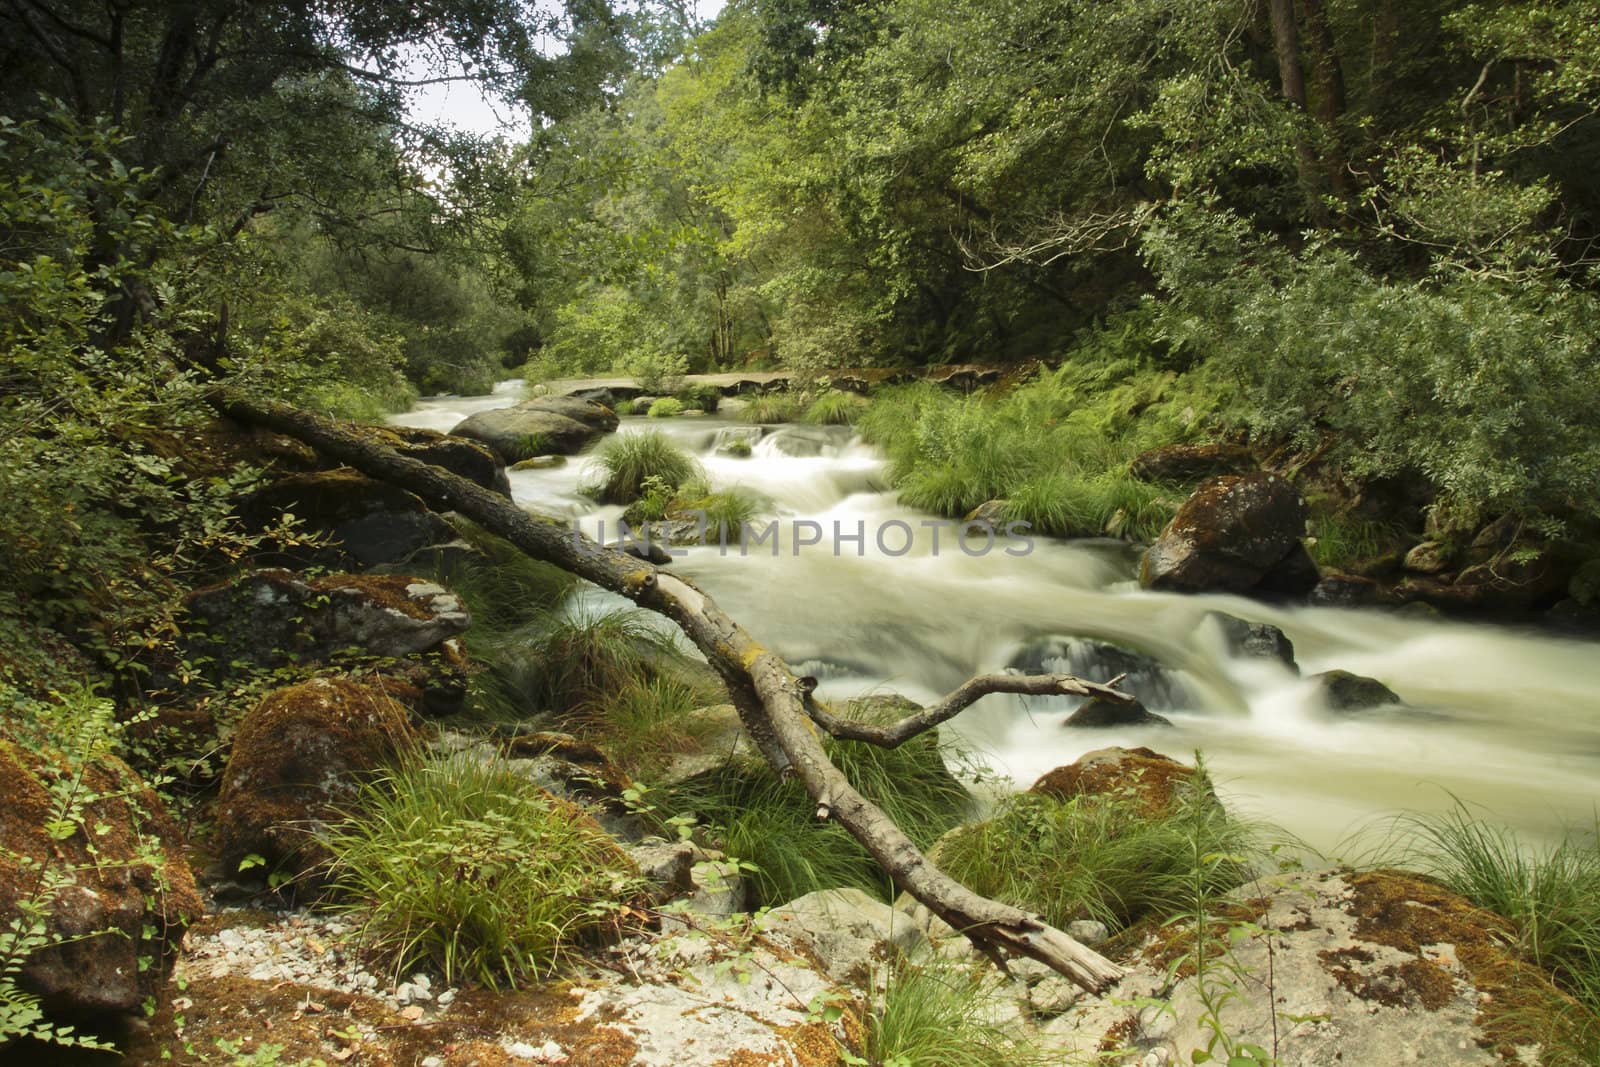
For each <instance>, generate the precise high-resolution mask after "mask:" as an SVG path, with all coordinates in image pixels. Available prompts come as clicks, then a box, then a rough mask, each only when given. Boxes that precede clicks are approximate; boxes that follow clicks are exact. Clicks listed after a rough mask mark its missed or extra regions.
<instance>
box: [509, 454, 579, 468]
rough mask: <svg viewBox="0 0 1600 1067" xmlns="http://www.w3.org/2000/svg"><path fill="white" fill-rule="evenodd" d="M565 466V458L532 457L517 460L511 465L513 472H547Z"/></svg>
mask: <svg viewBox="0 0 1600 1067" xmlns="http://www.w3.org/2000/svg"><path fill="white" fill-rule="evenodd" d="M566 465H567V457H566V456H533V457H532V458H530V459H524V460H519V461H517V462H516V463H513V464H512V465H511V469H512V470H514V471H547V470H554V469H556V468H557V467H565V466H566Z"/></svg>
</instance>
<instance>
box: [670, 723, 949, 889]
mask: <svg viewBox="0 0 1600 1067" xmlns="http://www.w3.org/2000/svg"><path fill="white" fill-rule="evenodd" d="M904 710H905V709H903V708H897V709H891V710H883V711H879V710H877V709H876V708H873V709H868V708H865V707H861V706H857V707H856V708H855V709H854V711H853V713H854V714H859V715H861V716H862V717H864V718H869V719H872V720H874V721H884V720H886V719H889V718H895V717H898V714H903V713H904ZM823 745H824V747H825V748H826V749H827V751H828V755H829V756H830V758H832V760H833V761H834V763H835V764H836V765H837V766H838V767H839V769H840V771H842V772H843V773H844V775H845V777H846V778H848V779H849V780H850V781H851V782H852V783H853V784H854V785H855V787H856V788H857V789H859V790H860V791H861V792H862V793H863V794H864V795H865V796H866V797H867V798H868V799H870V800H872V801H873V802H874V803H876V804H878V805H879V806H880V807H882V808H883V809H884V811H885V812H887V813H888V815H889V817H890V818H892V819H894V820H895V822H896V823H897V824H898V825H899V826H900V827H901V828H902V829H903V830H905V831H906V833H907V834H908V835H909V836H910V837H911V839H912V840H913V841H914V842H915V843H916V844H917V846H918V847H920V848H927V847H928V846H929V845H931V844H933V842H934V841H935V840H937V839H938V838H939V837H940V836H941V835H943V834H944V833H946V832H947V831H949V830H951V829H953V828H955V827H956V826H959V825H960V824H961V823H962V822H963V821H965V819H966V818H967V816H968V814H969V813H970V810H971V804H972V798H971V795H970V794H969V793H968V792H967V789H966V787H965V786H964V785H962V784H961V782H960V781H959V780H958V779H957V778H956V777H955V776H953V775H952V774H951V773H950V771H949V769H948V768H947V766H946V760H947V759H949V760H951V761H952V762H955V763H957V764H964V763H965V762H966V761H967V755H966V753H964V752H962V751H961V750H959V749H957V748H955V747H954V746H953V745H952V744H951V743H950V742H947V741H942V740H941V739H940V738H939V736H938V733H937V731H930V732H928V733H926V734H923V735H921V736H919V737H917V738H914V739H913V740H911V741H908V742H906V743H905V744H903V745H901V746H900V747H899V748H894V749H883V748H877V747H874V746H872V745H864V744H858V743H854V742H842V741H834V740H832V739H825V740H824V742H823ZM664 806H665V807H666V808H668V809H670V811H671V813H672V814H676V815H684V814H692V815H694V816H696V817H697V818H698V820H699V822H700V823H701V824H702V825H704V826H706V827H707V828H708V830H709V831H710V832H711V835H712V836H713V837H714V838H715V839H716V840H717V841H718V847H719V848H721V849H722V850H723V851H725V852H727V853H728V854H729V855H732V856H736V857H738V858H739V859H741V860H745V861H747V862H749V863H751V864H753V865H755V867H756V868H757V870H756V871H755V872H754V873H753V874H752V875H751V878H750V881H749V883H748V885H749V888H750V890H751V892H752V894H753V897H754V899H753V900H752V901H751V905H750V906H751V907H757V906H762V905H776V904H782V903H784V902H786V901H789V900H793V899H795V898H796V897H801V896H804V895H805V894H807V893H812V892H815V891H817V890H819V889H835V888H840V887H847V886H853V887H855V888H859V889H861V890H863V891H865V892H868V893H871V894H873V895H875V896H878V897H880V898H883V899H889V898H890V897H891V896H892V895H893V893H894V886H893V885H892V884H891V883H890V882H889V880H888V879H887V878H886V876H885V875H884V874H883V871H882V869H881V868H880V867H879V866H878V864H877V863H876V862H875V861H874V860H873V859H872V857H871V856H869V855H868V854H867V853H866V851H865V850H864V849H863V848H862V847H861V846H860V845H859V844H858V843H857V842H856V840H855V839H854V838H852V837H851V836H850V835H849V834H848V833H847V832H845V830H843V829H842V828H841V827H840V826H839V825H838V824H836V823H833V822H826V823H818V822H817V820H816V817H815V816H816V805H815V804H814V803H813V802H812V800H811V798H810V797H809V796H808V795H807V794H806V791H805V787H804V786H802V785H801V784H800V783H799V782H797V781H793V780H790V781H782V780H780V779H779V778H778V777H777V776H776V775H774V774H773V773H772V771H771V769H769V768H768V767H767V766H766V765H765V764H755V763H744V762H730V763H728V764H726V765H724V766H722V767H720V768H718V769H716V770H713V771H711V772H708V773H707V774H704V775H701V776H700V777H697V778H694V779H691V780H690V781H688V782H684V783H682V784H680V785H677V786H674V787H672V788H671V789H670V790H667V791H666V793H665V796H664Z"/></svg>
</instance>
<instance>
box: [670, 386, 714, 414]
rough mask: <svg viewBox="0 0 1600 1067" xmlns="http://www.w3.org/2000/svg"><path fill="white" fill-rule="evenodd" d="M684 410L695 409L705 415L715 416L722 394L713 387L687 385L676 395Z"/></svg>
mask: <svg viewBox="0 0 1600 1067" xmlns="http://www.w3.org/2000/svg"><path fill="white" fill-rule="evenodd" d="M674 395H676V396H677V398H678V399H679V400H681V401H682V402H683V406H684V407H686V408H695V409H697V410H700V411H703V412H705V413H706V414H707V415H715V414H716V413H717V407H718V405H720V404H721V403H722V392H721V390H719V389H718V388H717V387H716V386H714V385H687V386H684V387H683V388H682V389H679V390H678V391H677V393H676V394H674Z"/></svg>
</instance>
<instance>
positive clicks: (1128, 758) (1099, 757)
mask: <svg viewBox="0 0 1600 1067" xmlns="http://www.w3.org/2000/svg"><path fill="white" fill-rule="evenodd" d="M1194 773H1195V772H1194V768H1193V767H1185V766H1184V765H1183V764H1181V763H1179V762H1178V761H1177V760H1174V759H1169V758H1168V757H1166V756H1163V755H1161V754H1160V753H1159V752H1154V751H1152V750H1150V749H1148V748H1101V749H1096V750H1095V751H1093V752H1087V753H1085V754H1084V755H1083V756H1082V757H1081V758H1080V759H1079V760H1078V761H1077V762H1076V763H1072V764H1069V765H1067V766H1065V767H1057V768H1056V769H1055V770H1053V771H1051V772H1049V773H1048V774H1046V775H1045V776H1044V777H1042V778H1040V779H1039V780H1038V781H1037V782H1035V783H1033V788H1032V789H1030V790H1028V792H1030V793H1038V794H1040V795H1041V796H1048V797H1056V798H1058V799H1061V800H1070V799H1071V798H1073V797H1076V796H1100V795H1103V794H1106V793H1128V794H1131V795H1134V796H1137V797H1138V798H1139V800H1140V803H1141V804H1142V805H1143V806H1144V807H1145V808H1146V809H1147V810H1149V811H1157V812H1159V811H1166V810H1167V809H1169V808H1171V807H1172V804H1173V801H1174V800H1175V799H1176V797H1177V795H1178V790H1180V789H1182V788H1184V786H1185V784H1186V783H1188V782H1189V781H1190V780H1191V779H1193V778H1194ZM1209 789H1210V787H1209V786H1207V790H1208V791H1209Z"/></svg>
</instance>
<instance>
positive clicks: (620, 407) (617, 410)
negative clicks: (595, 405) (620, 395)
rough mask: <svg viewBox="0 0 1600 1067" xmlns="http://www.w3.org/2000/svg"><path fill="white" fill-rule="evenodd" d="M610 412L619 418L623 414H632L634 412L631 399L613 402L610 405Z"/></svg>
mask: <svg viewBox="0 0 1600 1067" xmlns="http://www.w3.org/2000/svg"><path fill="white" fill-rule="evenodd" d="M611 412H612V414H614V415H616V417H617V418H619V419H620V418H622V417H623V416H624V415H632V414H634V410H633V401H632V400H631V399H628V400H619V401H617V402H616V403H615V404H613V405H611Z"/></svg>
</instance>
